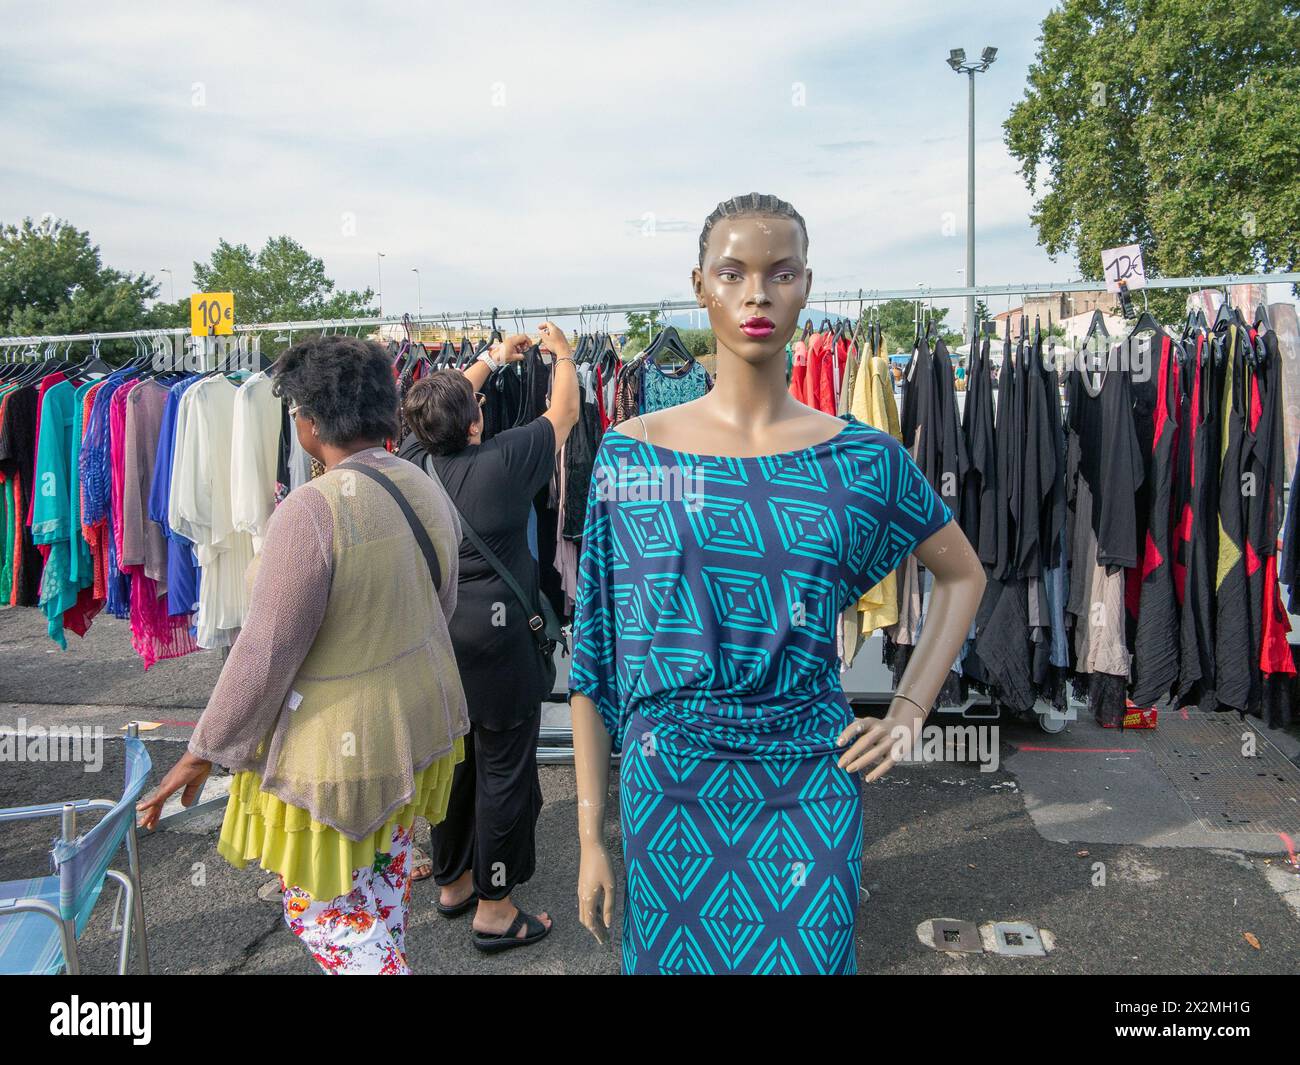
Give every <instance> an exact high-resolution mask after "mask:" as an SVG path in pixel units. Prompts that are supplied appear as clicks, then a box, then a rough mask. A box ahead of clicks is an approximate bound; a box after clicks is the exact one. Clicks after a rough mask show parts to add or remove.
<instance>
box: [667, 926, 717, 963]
mask: <svg viewBox="0 0 1300 1065" xmlns="http://www.w3.org/2000/svg"><path fill="white" fill-rule="evenodd" d="M659 972H660V973H662V974H663V975H665V976H671V975H674V974H682V975H693V976H712V975H713V966H712V965H710V964H709V959H708V957H707V955H705V953H704V949H703V948H702V947H701V946H700V944H699V943H698V942H697V941H696V939H695V937H694V936H693V935H691V930H690V929H689V928H687V927H686V926H685V925H682V926H680V927H679V928H678V929H677V931H676V932H675V933H673V937H672V939H671V940H670V941H669V943H668V946H667V947H665V948H664V952H663V954H661V955H660V956H659Z"/></svg>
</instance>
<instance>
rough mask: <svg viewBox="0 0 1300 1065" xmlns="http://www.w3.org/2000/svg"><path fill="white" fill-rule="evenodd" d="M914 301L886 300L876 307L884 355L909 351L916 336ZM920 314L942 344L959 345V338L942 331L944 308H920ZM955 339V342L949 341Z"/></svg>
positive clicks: (945, 315)
mask: <svg viewBox="0 0 1300 1065" xmlns="http://www.w3.org/2000/svg"><path fill="white" fill-rule="evenodd" d="M916 306H917V305H916V300H886V301H885V302H884V303H882V304H880V305H879V306H878V307H877V313H878V314H879V316H880V325H881V328H882V329H884V331H885V350H886V354H890V355H896V354H898V353H899V352H900V351H911V350H912V341H913V339H914V338H915V336H916ZM921 310H922V313H923V314H924V315H925V316H926V317H927V318H928V319H929V320H930V321H932V322H934V323H935V328H936V329H937V330H938V332H939V334H940V335H941V336H943V337H944V342H945V343H947V344H948V345H949V346H951V345H952V344H954V343H960V340H961V338H960V337H959V336H957V334H955V333H949V332H947V331H945V329H944V318H946V317H947V315H948V309H947V308H946V307H935V308H934V309H933V310H931V309H930V307H929V306H928V305H925V306H922V308H921ZM952 337H956V339H955V340H953V339H950V338H952Z"/></svg>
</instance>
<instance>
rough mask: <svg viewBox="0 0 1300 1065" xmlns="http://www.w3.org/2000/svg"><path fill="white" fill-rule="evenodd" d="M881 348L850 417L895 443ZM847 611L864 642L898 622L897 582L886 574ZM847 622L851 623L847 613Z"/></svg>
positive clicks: (897, 432)
mask: <svg viewBox="0 0 1300 1065" xmlns="http://www.w3.org/2000/svg"><path fill="white" fill-rule="evenodd" d="M883 347H884V345H883V342H882V344H881V347H880V349H878V350H877V351H876V353H875V354H873V355H872V356H871V358H870V360H869V361H870V368H869V369H868V368H867V367H866V366H863V367H862V368H861V369H859V371H858V376H857V377H856V378H855V379H854V382H853V408H852V409H853V416H854V417H855V418H857V419H858V420H859V421H863V422H866V423H867V424H868V425H870V426H871V427H872V428H873V429H879V430H881V431H882V432H886V433H888V434H889V435H890V436H892V437H893V438H894V439H895V440H902V439H903V428H902V424H901V423H900V422H899V419H898V404H897V402H896V401H895V400H894V383H893V377H892V375H891V374H890V372H889V360H888V359H887V358H885V357H884V355H883V354H882V353H881V352H882V350H883ZM849 610H851V611H857V612H858V614H859V615H860V618H859V620H858V625H859V631H860V632H861V633H862V638H863V639H864V640H865V639H866V638H867V637H868V636H870V635H871V634H872V633H873V632H875V631H876V629H883V628H885V627H886V626H889V625H893V624H895V623H896V622H897V621H898V579H897V576H896V575H895V574H893V573H890V574H888V575H887V576H886V577H885V578H884V579H883V580H882V581H881V582H880V583H879V584H877V585H876V586H875V587H873V588H870V589H868V590H867V592H866V593H865V594H864V595H863V596H862V598H861V599H859V600H858V601H857V603H856V604H855V605H854V606H852V607H850V608H849ZM845 618H846V620H851V619H850V618H849V615H848V613H847V612H846V614H845Z"/></svg>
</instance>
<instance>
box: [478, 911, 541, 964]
mask: <svg viewBox="0 0 1300 1065" xmlns="http://www.w3.org/2000/svg"><path fill="white" fill-rule="evenodd" d="M525 925H527V927H528V934H527V935H526V936H524V937H523V938H522V939H520V938H519V929H520V928H523V927H524V926H525ZM554 927H555V921H554V920H552V921H551V923H550V926H549V927H548V926H547V925H544V924H542V922H541V921H540V920H539V919H538V918H536V917H534V916H533V915H532V914H531V913H524V911H523V910H520V911H519V912H518V913H516V914H515V919H514V920H513V921H511V922H510V927H509V928H507V929H506V930H505V931H504V932H499V933H498V932H475V933H474V946H475V947H477V948H478V949H479V950H481V951H482V952H483V953H484V954H496V953H497V952H499V951H502V950H512V949H513V948H515V947H527V946H531V945H532V944H534V943H536V942H537V941H538V940H539V939H545V938H546V936H547V934H548V933H549V932H550V930H551V929H552V928H554Z"/></svg>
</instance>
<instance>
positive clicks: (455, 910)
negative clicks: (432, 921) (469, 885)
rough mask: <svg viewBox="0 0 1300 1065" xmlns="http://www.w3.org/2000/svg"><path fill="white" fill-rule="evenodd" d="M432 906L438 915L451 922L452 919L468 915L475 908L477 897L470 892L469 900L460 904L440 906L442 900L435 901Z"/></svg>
mask: <svg viewBox="0 0 1300 1065" xmlns="http://www.w3.org/2000/svg"><path fill="white" fill-rule="evenodd" d="M433 905H434V908H435V909H437V911H438V912H439V913H440V914H442V915H443V916H444V917H446V918H447V919H448V920H451V919H452V918H453V917H459V916H461V915H462V914H466V913H469V911H470V910H472V909H473V908H474V907H475V906H477V905H478V895H476V894H475V893H474V892H472V891H471V892H470V894H469V898H466V899H462V900H461V901H460V902H458V903H456V905H455V906H444V905H443V904H442V899H438V900H436V901H435V902H434V904H433Z"/></svg>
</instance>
